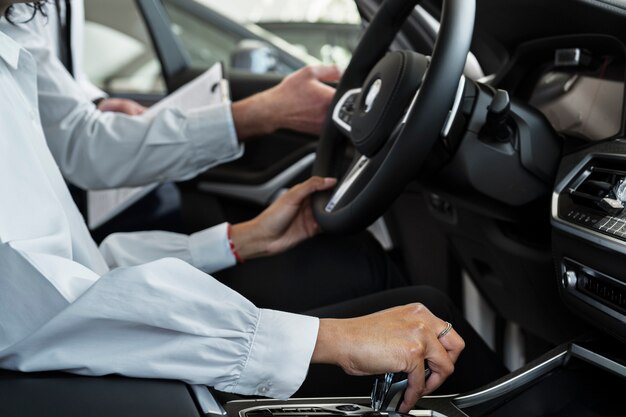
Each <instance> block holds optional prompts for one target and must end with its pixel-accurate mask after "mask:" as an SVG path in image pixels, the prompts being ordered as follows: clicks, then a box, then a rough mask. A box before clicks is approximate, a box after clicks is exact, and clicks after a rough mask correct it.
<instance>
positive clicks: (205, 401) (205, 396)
mask: <svg viewBox="0 0 626 417" xmlns="http://www.w3.org/2000/svg"><path fill="white" fill-rule="evenodd" d="M189 387H190V389H191V393H192V394H193V396H194V397H195V399H196V401H197V403H198V406H199V407H200V409H201V410H202V412H203V413H204V414H205V415H211V416H226V415H228V413H227V412H226V410H224V407H222V405H221V404H220V403H219V402H218V401H217V400H216V399H215V397H214V396H213V394H211V391H209V388H208V387H206V386H204V385H190V386H189Z"/></svg>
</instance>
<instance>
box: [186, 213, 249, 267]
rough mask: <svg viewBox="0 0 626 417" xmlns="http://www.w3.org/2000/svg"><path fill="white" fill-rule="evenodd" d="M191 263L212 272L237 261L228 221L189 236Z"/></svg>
mask: <svg viewBox="0 0 626 417" xmlns="http://www.w3.org/2000/svg"><path fill="white" fill-rule="evenodd" d="M189 253H190V254H191V264H192V265H193V266H195V267H196V268H198V269H200V270H202V271H204V272H206V273H208V274H210V273H213V272H216V271H220V270H222V269H226V268H230V267H231V266H233V265H235V264H236V263H237V260H236V259H235V255H234V254H233V251H232V250H231V249H230V242H229V241H228V223H222V224H218V225H217V226H213V227H211V228H208V229H205V230H202V231H200V232H196V233H194V234H192V235H191V236H189Z"/></svg>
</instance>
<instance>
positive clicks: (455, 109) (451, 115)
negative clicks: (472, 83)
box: [441, 75, 465, 138]
mask: <svg viewBox="0 0 626 417" xmlns="http://www.w3.org/2000/svg"><path fill="white" fill-rule="evenodd" d="M464 91H465V76H464V75H462V76H461V79H460V80H459V86H458V88H457V89H456V96H455V97H454V103H453V104H452V109H450V112H448V117H447V118H446V122H445V123H444V125H443V129H442V130H441V136H443V137H444V138H447V137H448V135H449V134H450V129H452V125H453V124H454V120H455V119H456V116H457V114H458V113H459V108H460V107H461V100H462V99H463V92H464Z"/></svg>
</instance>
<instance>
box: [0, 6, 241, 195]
mask: <svg viewBox="0 0 626 417" xmlns="http://www.w3.org/2000/svg"><path fill="white" fill-rule="evenodd" d="M22 7H23V6H22ZM1 25H2V30H3V31H4V32H5V33H7V34H8V35H9V36H11V37H12V38H13V39H15V40H17V41H18V42H19V43H21V44H22V46H24V47H25V48H26V49H27V50H28V51H29V52H30V53H31V54H32V55H33V57H34V58H35V59H36V61H37V64H38V76H37V81H38V88H39V110H40V114H41V119H42V125H43V127H44V131H45V135H46V139H47V142H48V146H49V147H50V150H51V151H52V154H53V155H54V157H55V160H56V161H57V163H58V165H59V167H60V169H61V171H62V173H63V175H64V176H65V177H66V178H67V179H68V180H69V181H70V182H72V183H74V184H76V185H78V186H80V187H83V188H86V189H107V188H116V187H120V186H125V187H133V186H140V185H146V184H150V183H154V182H164V181H180V180H185V179H189V178H192V177H194V176H196V175H197V174H199V173H200V172H203V171H204V170H206V169H208V168H210V167H212V166H215V165H217V164H220V163H224V162H227V161H231V160H233V159H236V158H238V157H240V156H241V154H242V153H243V147H242V146H241V145H240V144H239V143H238V140H237V136H236V132H235V127H234V122H233V119H232V114H231V108H230V103H222V104H217V105H211V106H206V107H201V108H198V109H196V110H194V111H189V112H182V111H180V110H179V109H175V108H171V109H165V110H162V111H160V112H159V113H157V114H156V116H153V117H148V116H133V117H131V116H127V115H124V114H120V113H111V112H100V111H98V110H97V109H96V108H95V106H94V105H93V103H92V102H91V101H90V100H89V99H88V98H87V97H86V96H85V94H84V92H83V91H82V89H81V88H80V86H79V85H78V84H77V83H76V82H75V81H74V80H73V79H72V77H71V76H70V74H69V73H68V72H67V71H66V70H65V68H64V67H63V65H62V64H61V62H60V61H59V60H58V59H57V58H56V57H55V56H54V54H53V53H52V52H51V50H50V49H49V47H48V43H47V41H46V39H45V37H44V36H42V34H43V33H45V32H44V30H43V29H42V28H41V26H42V22H41V20H40V19H39V18H35V19H34V20H33V21H31V22H29V23H25V24H19V25H11V24H9V23H8V22H6V21H3V22H2V23H1ZM104 156H105V157H104Z"/></svg>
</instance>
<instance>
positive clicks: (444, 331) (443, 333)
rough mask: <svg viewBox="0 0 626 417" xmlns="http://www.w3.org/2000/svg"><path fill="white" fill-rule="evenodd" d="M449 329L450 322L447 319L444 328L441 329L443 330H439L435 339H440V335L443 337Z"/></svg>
mask: <svg viewBox="0 0 626 417" xmlns="http://www.w3.org/2000/svg"><path fill="white" fill-rule="evenodd" d="M450 330H452V324H451V323H450V322H449V321H447V322H446V328H445V329H443V330H442V331H441V333H439V334H438V335H437V339H441V338H442V337H444V336H445V335H447V334H448V333H450Z"/></svg>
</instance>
